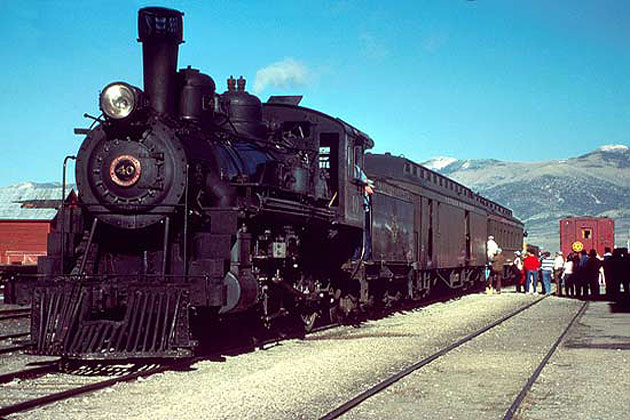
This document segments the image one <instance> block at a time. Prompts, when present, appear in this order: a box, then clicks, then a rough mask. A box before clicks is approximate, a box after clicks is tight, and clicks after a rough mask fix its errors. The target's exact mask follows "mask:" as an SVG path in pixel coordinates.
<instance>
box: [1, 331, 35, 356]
mask: <svg viewBox="0 0 630 420" xmlns="http://www.w3.org/2000/svg"><path fill="white" fill-rule="evenodd" d="M29 335H30V333H28V332H20V333H13V334H6V335H0V342H3V341H6V340H13V339H15V338H24V337H28V336H29ZM27 347H28V346H27V345H26V344H15V343H11V345H8V346H4V345H0V354H5V353H13V352H17V351H20V350H24V349H26V348H27Z"/></svg>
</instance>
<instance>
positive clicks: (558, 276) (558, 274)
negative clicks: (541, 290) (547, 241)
mask: <svg viewBox="0 0 630 420" xmlns="http://www.w3.org/2000/svg"><path fill="white" fill-rule="evenodd" d="M563 269H564V258H563V257H562V251H558V252H556V258H554V259H553V281H554V282H555V283H556V296H562V270H563Z"/></svg>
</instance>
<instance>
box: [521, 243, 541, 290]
mask: <svg viewBox="0 0 630 420" xmlns="http://www.w3.org/2000/svg"><path fill="white" fill-rule="evenodd" d="M523 268H524V269H525V291H526V292H527V294H530V293H532V292H533V293H534V294H535V295H536V294H538V293H537V292H536V283H537V282H538V270H539V269H540V260H539V259H538V257H536V256H535V255H534V254H531V253H527V257H526V258H525V261H523ZM530 284H531V286H532V287H531V289H530V287H529V286H530Z"/></svg>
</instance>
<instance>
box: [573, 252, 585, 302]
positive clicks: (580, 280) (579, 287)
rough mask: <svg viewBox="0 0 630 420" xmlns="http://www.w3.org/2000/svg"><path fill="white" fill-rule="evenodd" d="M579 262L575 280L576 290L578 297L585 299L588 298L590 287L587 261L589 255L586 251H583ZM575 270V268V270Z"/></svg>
mask: <svg viewBox="0 0 630 420" xmlns="http://www.w3.org/2000/svg"><path fill="white" fill-rule="evenodd" d="M578 255H579V260H578V266H577V270H576V271H575V273H576V274H577V276H576V278H575V290H576V296H577V297H583V298H584V299H587V298H588V286H586V284H587V283H586V261H588V255H586V251H585V250H581V251H580V253H579V254H578ZM573 269H574V270H575V267H574V268H573Z"/></svg>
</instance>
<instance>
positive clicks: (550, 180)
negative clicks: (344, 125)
mask: <svg viewBox="0 0 630 420" xmlns="http://www.w3.org/2000/svg"><path fill="white" fill-rule="evenodd" d="M445 163H447V164H445ZM423 165H425V166H427V167H429V168H431V169H434V170H436V171H438V172H440V173H442V174H444V175H446V176H449V177H451V178H453V179H455V180H457V181H458V182H461V183H462V184H464V185H467V186H468V187H470V188H472V189H473V190H475V191H477V192H479V193H481V194H483V195H485V196H487V197H488V198H490V199H492V200H496V201H497V202H499V203H501V204H504V205H506V206H507V207H509V208H511V209H512V210H513V211H514V214H515V215H516V217H518V218H520V219H521V220H522V221H523V222H525V227H526V229H527V231H528V232H529V237H528V241H529V242H532V243H536V244H539V245H542V246H543V247H545V248H546V249H552V250H555V249H558V247H559V237H558V230H559V227H558V226H559V225H558V220H559V219H561V218H562V217H565V216H584V215H591V216H608V217H611V218H613V219H614V220H615V232H616V243H617V244H618V245H624V246H625V243H626V240H627V239H628V234H629V229H630V148H629V147H628V146H624V145H608V146H602V147H600V148H598V149H597V150H595V151H593V152H591V153H588V154H585V155H583V156H578V157H573V158H569V159H566V160H552V161H546V162H532V163H523V162H503V161H498V160H493V159H475V160H456V159H452V158H444V157H440V158H435V159H431V160H429V161H426V162H424V163H423Z"/></svg>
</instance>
